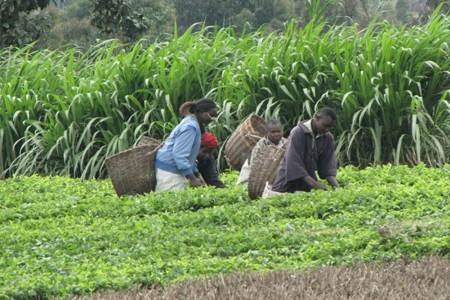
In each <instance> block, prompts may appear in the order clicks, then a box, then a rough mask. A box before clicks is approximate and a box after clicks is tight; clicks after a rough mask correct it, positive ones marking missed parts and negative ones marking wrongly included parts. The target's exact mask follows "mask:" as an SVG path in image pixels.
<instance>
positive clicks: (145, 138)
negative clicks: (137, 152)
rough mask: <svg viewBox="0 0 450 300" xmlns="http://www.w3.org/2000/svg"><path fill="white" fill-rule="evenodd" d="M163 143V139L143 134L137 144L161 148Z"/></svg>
mask: <svg viewBox="0 0 450 300" xmlns="http://www.w3.org/2000/svg"><path fill="white" fill-rule="evenodd" d="M161 144H162V143H161V141H159V140H157V139H154V138H151V137H149V136H143V137H142V138H141V140H140V141H139V143H138V144H137V145H138V146H142V145H149V146H153V147H155V148H160V147H161Z"/></svg>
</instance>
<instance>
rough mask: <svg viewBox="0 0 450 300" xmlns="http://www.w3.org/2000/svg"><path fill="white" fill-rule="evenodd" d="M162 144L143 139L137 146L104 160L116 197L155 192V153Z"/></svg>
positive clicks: (154, 140)
mask: <svg viewBox="0 0 450 300" xmlns="http://www.w3.org/2000/svg"><path fill="white" fill-rule="evenodd" d="M161 146H162V143H161V142H160V141H158V140H156V139H153V138H150V137H143V138H142V139H141V141H140V142H139V144H138V146H137V147H135V148H131V149H129V150H125V151H122V152H120V153H117V154H115V155H112V156H110V157H108V158H107V159H106V160H105V165H106V169H107V170H108V173H109V177H110V178H111V182H112V184H113V187H114V190H115V191H116V193H117V195H118V196H119V197H120V196H123V195H137V194H145V193H149V192H151V191H154V190H155V187H156V175H155V159H156V152H157V151H158V149H159V148H160V147H161Z"/></svg>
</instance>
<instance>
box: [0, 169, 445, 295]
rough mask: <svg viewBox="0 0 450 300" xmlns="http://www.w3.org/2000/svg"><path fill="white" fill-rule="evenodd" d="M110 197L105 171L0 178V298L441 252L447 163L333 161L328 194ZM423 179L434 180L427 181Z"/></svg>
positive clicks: (209, 192)
mask: <svg viewBox="0 0 450 300" xmlns="http://www.w3.org/2000/svg"><path fill="white" fill-rule="evenodd" d="M237 177H238V173H237V172H229V173H226V174H223V177H222V179H223V180H224V181H225V182H226V184H228V186H230V187H231V188H230V189H228V190H223V189H214V188H211V187H208V188H200V189H191V190H187V191H182V192H167V193H159V194H156V193H150V194H146V195H142V196H134V197H131V196H126V197H122V198H118V197H117V196H116V195H115V193H114V190H113V189H112V185H111V182H110V181H109V180H104V181H97V180H93V181H82V180H80V179H71V178H69V177H39V176H31V177H23V176H18V177H14V178H9V179H7V180H3V181H0V206H1V208H2V209H1V210H0V223H1V224H2V226H1V227H0V235H1V236H2V243H1V244H0V268H1V269H2V273H1V274H0V278H1V280H0V295H5V296H6V297H9V298H12V299H38V298H39V299H48V298H52V297H56V296H60V297H71V296H73V295H79V294H87V293H92V292H93V291H96V290H103V289H131V288H133V287H137V286H152V285H163V286H164V285H167V284H171V283H175V282H180V281H186V280H191V279H195V278H198V277H204V276H214V275H220V274H226V273H230V272H250V271H260V272H264V271H269V270H299V271H302V270H304V269H305V268H311V267H317V268H318V267H323V266H327V265H342V264H349V265H352V264H355V263H358V262H371V261H376V262H383V261H388V260H394V259H398V258H401V257H408V258H410V259H419V258H421V257H422V256H425V255H442V256H448V255H449V251H448V250H449V247H448V242H449V239H450V235H449V234H450V233H449V228H448V223H449V221H450V220H449V216H448V211H449V209H450V203H449V200H448V199H449V196H450V189H449V187H448V181H449V180H450V166H448V165H447V166H444V167H443V168H441V169H433V168H427V167H426V166H425V165H423V164H421V165H419V166H416V167H413V168H410V167H407V166H397V167H394V166H392V165H386V166H380V167H373V168H372V167H371V168H367V169H365V170H360V171H358V170H356V169H355V168H353V167H346V168H341V169H340V170H339V172H338V180H339V182H340V184H341V186H342V188H341V189H339V190H335V191H314V192H311V193H299V194H289V195H284V196H280V197H276V198H271V199H259V200H257V201H251V200H249V199H248V197H247V194H246V189H245V187H242V186H234V183H235V182H236V180H237ZM430 186H432V187H433V188H430Z"/></svg>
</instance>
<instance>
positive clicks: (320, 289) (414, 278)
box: [74, 257, 450, 300]
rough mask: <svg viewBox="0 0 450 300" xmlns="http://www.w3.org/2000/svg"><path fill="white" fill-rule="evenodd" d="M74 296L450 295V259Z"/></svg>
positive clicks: (227, 277)
mask: <svg viewBox="0 0 450 300" xmlns="http://www.w3.org/2000/svg"><path fill="white" fill-rule="evenodd" d="M74 299H78V300H94V299H97V300H104V299H110V300H116V299H117V300H119V299H121V300H124V299H125V300H126V299H140V300H147V299H152V300H157V299H165V300H169V299H180V300H185V299H215V300H217V299H224V300H225V299H227V300H231V299H239V300H242V299H268V300H270V299H283V300H284V299H315V300H320V299H324V300H325V299H328V300H329V299H355V300H356V299H358V300H363V299H367V300H369V299H370V300H376V299H389V300H390V299H433V300H436V299H450V260H449V259H446V258H441V257H427V258H423V259H422V260H421V261H413V260H409V259H402V260H399V261H395V262H391V263H385V264H358V265H355V266H342V267H326V268H323V269H319V270H310V271H305V272H304V273H295V272H272V273H267V274H258V273H248V274H238V273H236V274H230V275H224V276H219V277H215V278H211V279H204V280H197V281H191V282H186V283H183V284H179V285H172V286H168V287H165V288H162V287H155V288H152V289H147V288H145V289H144V288H142V289H135V290H131V291H106V292H102V293H94V294H93V295H90V296H83V297H76V298H74Z"/></svg>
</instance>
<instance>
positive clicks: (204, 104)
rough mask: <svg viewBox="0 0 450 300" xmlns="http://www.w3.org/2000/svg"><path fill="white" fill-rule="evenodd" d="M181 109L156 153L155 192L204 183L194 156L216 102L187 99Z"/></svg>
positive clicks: (213, 114) (211, 117) (213, 116)
mask: <svg viewBox="0 0 450 300" xmlns="http://www.w3.org/2000/svg"><path fill="white" fill-rule="evenodd" d="M180 113H181V114H182V115H183V116H185V117H184V118H183V120H182V121H181V123H180V124H178V125H177V126H176V127H175V128H174V129H173V130H172V132H171V133H170V135H169V137H168V138H167V140H166V141H165V142H164V146H163V147H162V148H161V149H159V150H158V152H157V153H156V160H155V173H156V188H155V192H162V191H170V190H184V189H187V188H188V187H189V186H190V187H193V188H196V187H199V186H205V182H204V181H203V180H202V179H201V177H200V174H199V171H198V169H197V167H196V160H197V156H198V153H199V151H200V145H201V136H202V133H204V132H205V128H204V127H205V125H207V124H209V123H211V122H212V121H213V120H214V118H215V117H216V116H217V105H216V103H215V102H214V101H213V100H211V99H201V100H198V101H196V102H186V103H184V104H183V105H182V106H181V107H180Z"/></svg>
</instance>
